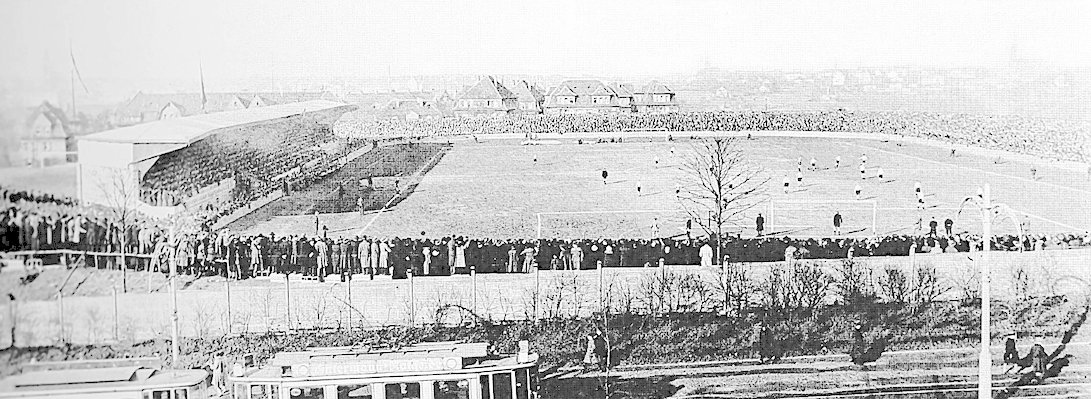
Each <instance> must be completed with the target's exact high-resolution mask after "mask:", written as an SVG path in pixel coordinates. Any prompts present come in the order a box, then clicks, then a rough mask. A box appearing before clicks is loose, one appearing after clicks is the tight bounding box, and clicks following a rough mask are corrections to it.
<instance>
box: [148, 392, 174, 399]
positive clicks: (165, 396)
mask: <svg viewBox="0 0 1091 399" xmlns="http://www.w3.org/2000/svg"><path fill="white" fill-rule="evenodd" d="M152 399H170V391H152Z"/></svg>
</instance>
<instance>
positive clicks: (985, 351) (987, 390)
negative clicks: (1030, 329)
mask: <svg viewBox="0 0 1091 399" xmlns="http://www.w3.org/2000/svg"><path fill="white" fill-rule="evenodd" d="M981 208H982V209H981V223H982V236H981V259H980V260H979V262H980V267H981V355H980V357H979V358H978V360H977V362H978V363H977V397H978V399H990V398H992V354H991V353H990V352H989V345H990V344H991V341H992V331H991V329H990V319H991V318H990V311H991V309H990V303H989V302H990V301H991V299H992V298H991V292H990V290H989V272H990V269H991V268H990V265H989V250H990V249H991V248H990V246H992V215H993V211H992V204H991V203H990V198H989V185H988V184H986V185H985V187H984V190H983V191H982V197H981Z"/></svg>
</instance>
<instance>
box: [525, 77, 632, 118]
mask: <svg viewBox="0 0 1091 399" xmlns="http://www.w3.org/2000/svg"><path fill="white" fill-rule="evenodd" d="M543 110H544V112H545V114H547V115H563V114H589V113H598V114H614V113H621V112H632V105H631V104H628V103H626V101H625V100H624V98H623V97H621V96H619V95H618V92H617V91H616V90H615V89H614V88H611V87H610V86H608V85H606V84H604V83H602V82H601V81H598V80H593V79H575V80H566V81H563V82H561V83H560V84H558V85H557V86H556V87H554V88H553V89H552V90H550V91H549V93H548V94H546V98H545V103H544V104H543Z"/></svg>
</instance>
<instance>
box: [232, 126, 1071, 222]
mask: <svg viewBox="0 0 1091 399" xmlns="http://www.w3.org/2000/svg"><path fill="white" fill-rule="evenodd" d="M572 136H573V135H569V136H567V137H572ZM674 136H675V137H681V136H682V134H679V133H676V134H675V135H674ZM567 137H566V138H565V139H563V140H558V141H557V142H556V144H555V145H522V144H521V143H520V141H521V140H515V139H501V140H488V141H482V142H475V141H473V140H465V141H459V142H456V143H455V145H454V148H453V149H452V150H451V151H450V152H449V153H448V154H447V155H446V156H445V157H444V158H443V160H442V161H441V162H440V163H439V164H438V165H437V166H436V167H435V168H434V169H432V171H431V172H430V173H428V174H427V175H426V176H425V177H424V179H423V181H422V182H421V184H420V185H419V186H418V187H417V189H416V191H415V192H414V193H413V194H412V195H411V196H410V197H409V198H408V199H406V200H405V201H403V202H401V203H400V204H398V205H397V206H396V207H394V208H392V209H389V210H387V211H386V212H384V213H380V214H365V215H359V214H355V213H348V214H333V215H322V216H321V217H320V218H321V222H322V223H323V224H324V225H326V226H328V227H329V229H330V232H331V234H335V235H355V234H367V235H377V236H402V237H406V236H410V237H415V236H419V235H420V234H421V232H422V231H423V232H425V233H426V234H427V235H428V236H441V235H452V234H453V235H465V236H475V237H494V238H534V237H536V236H537V235H538V231H539V221H540V226H541V234H542V236H543V237H589V238H597V237H622V236H629V237H649V236H650V235H651V234H652V225H653V224H656V223H658V224H659V226H660V235H674V234H680V233H684V231H685V220H686V216H685V214H683V213H682V212H681V211H680V207H679V204H678V202H677V199H676V197H675V189H676V187H677V185H678V182H679V181H680V176H681V173H682V172H681V171H680V170H679V169H678V168H677V166H678V163H679V161H680V159H681V157H685V156H688V155H689V154H691V153H692V151H693V149H692V145H693V143H691V142H689V141H688V140H676V141H674V142H666V141H665V140H663V139H662V138H645V139H630V140H626V142H624V143H604V144H583V145H578V144H576V139H575V138H567ZM737 144H738V148H739V149H740V150H741V151H743V152H745V153H746V154H747V157H748V158H749V160H750V161H751V162H752V163H753V164H754V165H756V166H758V167H761V168H763V169H765V170H766V172H765V173H766V175H767V176H768V178H769V179H770V180H769V183H768V184H767V186H768V189H767V190H766V192H765V194H763V195H764V197H765V201H766V202H764V203H763V204H761V205H760V206H758V207H756V208H754V209H752V210H751V211H749V212H747V213H746V214H745V215H744V216H743V217H742V218H740V220H738V221H737V224H738V226H737V229H738V232H739V233H740V234H742V235H743V236H744V237H745V236H752V235H754V234H755V230H754V224H753V219H754V217H755V216H756V215H757V213H758V212H761V213H763V214H764V216H765V217H766V219H767V227H766V230H767V232H776V233H780V234H790V235H793V236H829V235H830V234H831V233H832V218H833V215H834V213H835V212H840V213H841V214H842V215H843V217H844V220H845V221H844V226H843V228H842V230H843V231H844V232H845V233H846V234H849V235H872V234H875V233H878V234H911V233H913V232H914V231H915V229H916V224H917V219H918V218H919V217H921V216H923V224H924V225H925V228H927V224H928V222H929V221H930V220H931V218H933V217H934V218H935V219H936V220H937V221H938V222H939V223H940V229H941V230H942V224H943V221H944V219H946V218H951V219H952V220H954V222H955V226H954V231H956V232H959V231H971V232H979V231H980V229H981V219H980V216H979V214H978V213H977V211H976V210H975V209H973V208H967V209H965V210H963V211H962V212H961V214H960V213H959V207H960V204H961V202H962V200H963V199H965V198H966V197H967V196H971V195H974V194H975V193H976V189H977V187H979V186H981V185H984V184H989V185H990V186H991V192H992V197H993V201H994V202H997V203H1003V204H1006V205H1007V206H1008V207H1010V209H1011V210H1012V215H1013V217H1012V218H1009V217H997V218H995V219H994V232H995V233H997V234H1003V233H1015V232H1016V227H1015V226H1016V225H1017V223H1021V224H1023V225H1024V226H1025V228H1026V230H1027V232H1029V233H1074V232H1084V231H1086V230H1087V229H1088V228H1089V227H1091V212H1089V211H1088V209H1089V205H1091V199H1089V198H1091V182H1089V181H1088V176H1087V174H1086V172H1085V171H1082V170H1073V169H1072V168H1067V167H1062V166H1060V165H1055V164H1051V163H1048V162H1044V161H1041V160H1029V159H1027V158H1026V157H1015V156H1011V157H1001V158H1000V159H999V160H998V159H997V157H996V156H993V155H986V154H982V153H979V152H971V151H967V150H959V151H958V152H957V153H956V156H951V153H950V147H945V146H940V145H925V144H917V143H910V142H905V143H902V142H893V141H890V142H884V141H878V140H869V139H854V138H818V137H755V138H753V139H749V140H748V139H745V138H743V139H739V140H738V141H737ZM865 154H866V155H867V158H868V160H867V162H866V166H867V175H866V177H867V178H866V179H861V177H860V172H859V165H860V157H861V155H865ZM837 156H840V157H841V165H840V167H839V168H834V165H833V163H834V158H835V157H837ZM800 157H802V158H803V162H804V171H803V182H802V184H799V183H797V182H796V176H795V175H796V168H797V159H798V158H800ZM811 157H814V158H816V159H817V161H818V167H819V170H818V171H809V170H807V168H808V167H809V163H810V159H811ZM656 159H658V161H659V162H658V164H657V163H656V162H655V161H656ZM997 161H999V162H997ZM879 167H882V169H883V170H884V171H885V175H884V178H883V179H882V180H880V179H879V178H877V177H875V172H876V169H877V168H879ZM1032 168H1036V169H1037V178H1033V177H1032V176H1031V169H1032ZM603 170H606V171H608V172H609V177H608V179H607V180H606V183H605V184H604V183H603V179H602V177H601V173H602V171H603ZM785 177H789V178H790V180H791V185H790V187H789V191H788V193H785V192H784V190H783V185H782V182H783V179H784V178H785ZM915 181H920V182H921V184H922V187H923V192H924V193H925V199H926V210H925V212H924V214H923V215H921V214H920V213H919V211H918V210H917V206H916V197H915V195H914V192H913V183H914V182H915ZM856 185H860V187H861V189H862V194H861V199H860V200H856V196H855V193H854V188H855V186H856ZM638 187H639V188H640V190H639V191H638V189H637V188H638ZM1013 219H1014V220H1013ZM873 225H874V227H873ZM313 226H314V217H313V216H295V217H293V216H281V217H275V218H273V219H272V220H269V221H267V222H264V223H258V224H257V225H254V226H252V227H251V228H248V229H246V231H248V232H265V233H268V232H275V233H276V234H277V235H282V234H293V233H294V234H300V233H313V229H314V228H313ZM695 234H697V232H695Z"/></svg>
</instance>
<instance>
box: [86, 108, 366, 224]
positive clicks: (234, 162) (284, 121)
mask: <svg viewBox="0 0 1091 399" xmlns="http://www.w3.org/2000/svg"><path fill="white" fill-rule="evenodd" d="M354 108H355V107H354V106H352V105H348V104H343V103H338V102H332V101H324V100H314V101H305V102H299V103H291V104H281V105H272V106H268V107H262V108H256V109H246V110H239V111H231V112H221V113H215V114H202V115H195V116H190V117H184V118H179V119H170V120H163V121H157V122H151V123H146V124H140V125H135V126H129V127H124V128H120V129H114V130H109V131H105V132H102V133H97V134H93V135H89V136H86V137H83V138H82V139H81V143H80V149H79V154H80V158H79V159H80V162H79V165H78V167H77V185H78V187H77V193H78V196H79V199H80V200H82V201H84V202H88V203H98V204H104V205H112V206H117V205H119V204H125V205H130V206H134V207H136V208H139V209H141V210H142V211H143V212H145V213H148V214H152V215H160V216H161V215H165V214H169V213H171V212H173V211H175V210H177V209H178V207H180V206H181V207H184V208H187V209H193V208H198V209H206V210H217V211H221V212H222V211H224V210H222V209H209V208H212V207H224V206H232V205H237V204H238V203H239V202H245V201H247V200H250V199H253V198H256V197H259V196H261V195H263V194H266V193H268V192H270V191H272V190H275V189H276V188H277V187H276V185H277V184H282V183H284V182H286V181H287V179H288V178H289V177H290V176H293V174H298V173H299V172H300V170H301V168H303V167H304V166H305V165H307V164H309V163H314V162H316V161H320V160H321V159H323V157H326V156H328V155H331V154H336V153H338V152H339V151H343V150H344V149H345V148H344V147H347V144H346V143H341V142H338V141H337V140H334V135H333V131H332V129H331V125H332V124H333V123H334V122H335V121H336V120H337V119H338V118H340V117H341V115H342V114H344V113H345V112H349V111H351V110H352V109H354ZM130 201H131V202H130Z"/></svg>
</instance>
